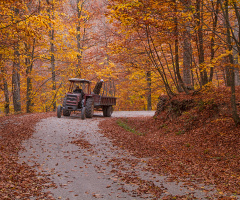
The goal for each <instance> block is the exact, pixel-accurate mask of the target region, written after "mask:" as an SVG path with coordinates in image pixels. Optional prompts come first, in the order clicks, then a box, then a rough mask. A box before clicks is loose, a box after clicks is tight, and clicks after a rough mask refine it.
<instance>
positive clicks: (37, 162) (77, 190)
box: [19, 111, 210, 200]
mask: <svg viewBox="0 0 240 200" xmlns="http://www.w3.org/2000/svg"><path fill="white" fill-rule="evenodd" d="M153 115H154V112H153V111H150V112H149V111H134V112H133V111H131V112H129V111H125V112H124V111H121V112H120V111H119V112H117V111H115V112H114V113H113V115H112V117H137V116H153ZM101 120H104V118H103V117H102V116H101V115H100V114H99V115H95V116H94V117H93V118H92V119H86V120H81V119H80V116H79V115H75V116H71V117H62V118H57V117H52V118H48V119H44V120H42V121H41V122H39V123H38V124H37V125H36V131H35V132H34V134H33V137H32V138H31V139H29V140H27V141H25V142H24V143H23V146H24V147H25V149H26V150H25V151H22V152H20V154H19V159H20V162H26V163H27V164H28V165H30V166H35V167H36V166H37V167H36V169H37V171H38V172H41V173H43V174H49V175H50V176H49V177H50V179H51V180H52V181H53V182H54V183H55V184H56V185H57V187H56V188H50V189H49V191H50V192H51V194H49V195H50V196H52V197H54V198H55V199H66V200H67V199H69V200H88V199H89V200H90V199H106V200H107V199H111V200H114V199H144V198H145V199H153V198H154V196H152V194H138V192H137V191H138V187H139V186H138V185H136V184H133V183H131V182H129V183H128V182H126V181H123V180H122V179H121V178H120V177H119V173H120V172H121V174H123V175H124V174H127V173H128V174H129V173H130V174H134V176H135V177H138V178H139V179H141V180H142V181H148V182H151V183H153V184H154V185H155V186H158V187H159V188H161V189H162V191H163V193H162V196H167V195H169V194H171V195H186V194H188V195H189V196H191V195H194V196H195V197H198V198H199V199H204V197H205V196H206V190H205V192H203V190H193V189H192V188H187V187H186V186H183V184H182V183H175V182H168V181H167V177H165V176H159V175H156V174H151V173H150V172H147V171H146V170H144V166H145V159H138V158H135V157H133V156H132V155H130V154H129V153H128V152H127V151H124V150H122V149H119V148H118V147H115V146H113V145H112V143H111V141H110V140H109V139H108V138H106V137H104V136H103V135H102V134H101V133H100V131H99V128H98V124H99V122H100V121H101ZM77 139H80V142H82V143H80V145H77V144H75V143H72V141H75V140H77ZM84 142H85V143H84ZM129 160H131V161H134V163H135V165H134V167H133V166H132V165H131V163H132V162H129ZM118 161H121V162H120V163H119V162H118ZM136 163H137V164H136ZM205 189H206V188H205ZM208 195H210V194H208ZM50 196H49V198H50ZM32 199H36V198H35V197H33V198H32ZM159 199H160V198H159Z"/></svg>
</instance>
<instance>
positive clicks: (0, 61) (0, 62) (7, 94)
mask: <svg viewBox="0 0 240 200" xmlns="http://www.w3.org/2000/svg"><path fill="white" fill-rule="evenodd" d="M0 69H1V73H2V76H3V91H4V97H5V105H4V112H5V114H6V115H7V114H9V105H10V100H9V91H8V83H7V80H6V78H5V74H6V72H5V70H4V66H3V62H2V54H0Z"/></svg>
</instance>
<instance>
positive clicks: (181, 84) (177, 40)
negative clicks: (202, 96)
mask: <svg viewBox="0 0 240 200" xmlns="http://www.w3.org/2000/svg"><path fill="white" fill-rule="evenodd" d="M174 5H175V7H174V9H175V10H174V11H175V12H176V13H177V1H176V0H174ZM174 24H175V27H174V34H175V66H176V75H177V78H178V84H179V85H180V86H181V88H182V89H183V91H184V92H185V93H186V94H188V93H189V92H188V90H187V88H186V87H185V84H184V82H183V80H182V77H181V74H180V70H179V68H180V67H179V33H178V19H177V17H175V18H174Z"/></svg>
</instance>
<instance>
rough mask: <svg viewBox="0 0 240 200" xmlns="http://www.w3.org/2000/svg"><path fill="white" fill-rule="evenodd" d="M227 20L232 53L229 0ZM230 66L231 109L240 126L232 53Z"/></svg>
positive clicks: (228, 41) (228, 42)
mask: <svg viewBox="0 0 240 200" xmlns="http://www.w3.org/2000/svg"><path fill="white" fill-rule="evenodd" d="M224 7H225V20H226V25H227V44H228V50H229V51H230V52H231V51H232V49H233V46H232V39H231V34H230V27H229V23H228V22H229V21H228V20H229V11H228V0H225V5H224ZM228 58H229V62H230V66H228V67H227V68H228V72H229V84H230V87H231V107H232V117H233V120H234V122H235V124H236V125H239V124H240V117H239V115H238V113H237V106H236V94H235V73H234V67H233V64H234V59H233V55H232V53H230V54H229V56H228Z"/></svg>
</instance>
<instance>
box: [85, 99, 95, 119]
mask: <svg viewBox="0 0 240 200" xmlns="http://www.w3.org/2000/svg"><path fill="white" fill-rule="evenodd" d="M93 113H94V105H93V99H92V98H88V99H87V102H86V117H87V118H92V117H93Z"/></svg>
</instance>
